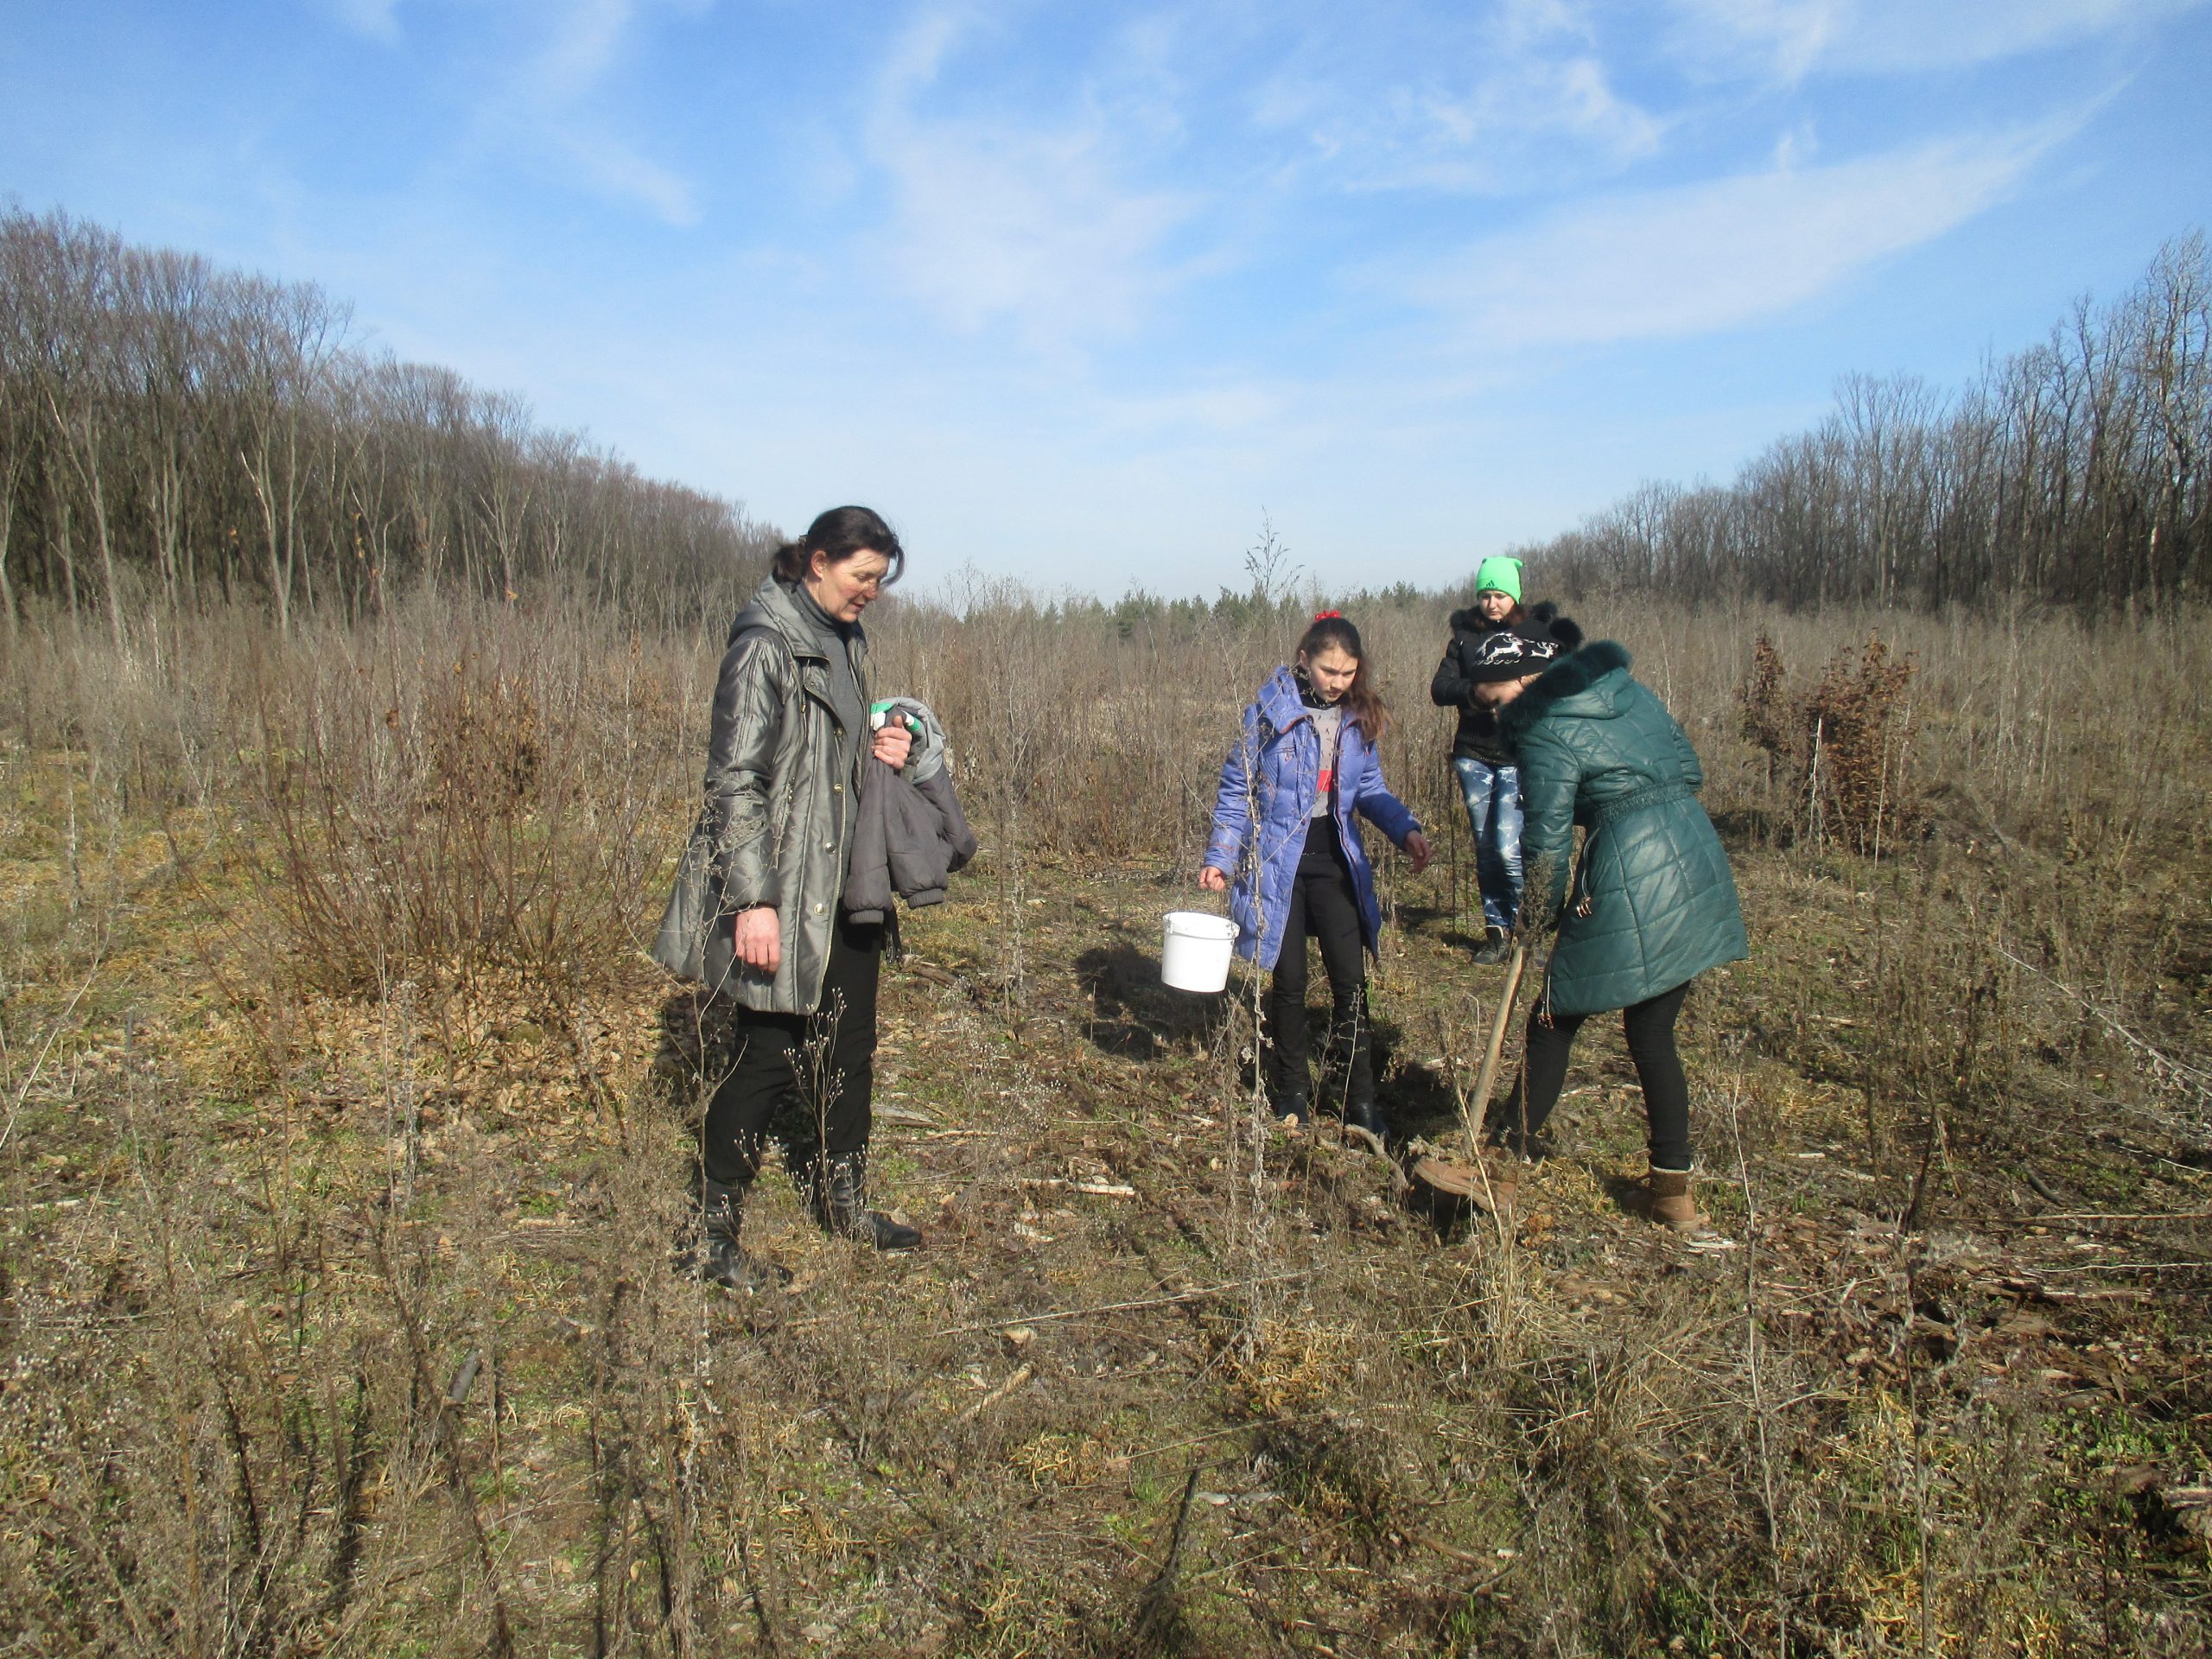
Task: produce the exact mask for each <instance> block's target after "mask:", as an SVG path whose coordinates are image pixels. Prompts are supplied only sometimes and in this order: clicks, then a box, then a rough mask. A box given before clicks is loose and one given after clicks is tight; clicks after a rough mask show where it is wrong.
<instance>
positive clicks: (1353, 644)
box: [1298, 611, 1390, 749]
mask: <svg viewBox="0 0 2212 1659" xmlns="http://www.w3.org/2000/svg"><path fill="white" fill-rule="evenodd" d="M1331 645H1335V646H1337V647H1338V649H1340V650H1341V651H1343V652H1344V655H1345V656H1347V657H1349V658H1351V659H1352V661H1353V662H1355V663H1357V664H1359V666H1358V667H1357V669H1356V670H1354V671H1353V673H1352V677H1351V690H1348V691H1346V692H1345V693H1344V715H1345V718H1347V719H1348V720H1350V721H1351V722H1352V723H1353V724H1354V725H1355V726H1357V727H1358V728H1359V732H1360V735H1361V736H1362V737H1363V738H1365V739H1366V740H1367V747H1369V748H1370V749H1371V748H1373V747H1376V745H1377V744H1379V743H1381V742H1382V741H1383V733H1385V732H1387V731H1389V729H1390V710H1389V708H1388V707H1386V706H1385V705H1384V703H1383V696H1382V694H1381V693H1380V692H1378V691H1376V689H1375V682H1374V679H1373V678H1372V677H1370V675H1369V673H1368V671H1367V652H1366V650H1365V649H1364V648H1363V646H1362V645H1360V643H1359V630H1358V629H1357V628H1355V627H1354V626H1352V625H1351V622H1350V621H1348V620H1345V619H1344V617H1342V616H1339V615H1338V613H1336V612H1334V611H1323V612H1322V613H1320V614H1319V615H1318V616H1316V617H1315V618H1314V619H1313V626H1311V627H1309V628H1307V629H1306V636H1305V638H1304V639H1300V641H1299V642H1298V654H1299V655H1300V657H1303V658H1306V660H1308V661H1309V662H1310V661H1311V660H1312V659H1313V656H1314V653H1315V652H1323V651H1326V650H1327V649H1328V648H1329V647H1330V646H1331Z"/></svg>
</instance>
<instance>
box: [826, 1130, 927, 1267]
mask: <svg viewBox="0 0 2212 1659" xmlns="http://www.w3.org/2000/svg"><path fill="white" fill-rule="evenodd" d="M816 1172H817V1173H816V1175H815V1214H816V1215H817V1216H818V1217H820V1218H821V1221H822V1224H823V1227H824V1228H826V1229H827V1230H829V1231H830V1232H833V1233H835V1234H836V1235H837V1236H839V1237H840V1238H856V1239H858V1240H860V1242H861V1243H863V1244H873V1245H874V1246H875V1248H876V1249H879V1250H911V1249H916V1248H917V1247H918V1246H919V1245H920V1243H921V1242H922V1235H921V1233H920V1231H919V1230H918V1229H916V1228H912V1227H907V1226H904V1225H902V1224H899V1223H898V1222H895V1221H893V1220H892V1219H891V1217H888V1216H887V1215H885V1214H884V1213H883V1212H882V1211H880V1210H871V1209H869V1208H868V1154H866V1153H865V1152H841V1153H833V1154H830V1155H829V1156H828V1157H826V1158H824V1159H823V1160H821V1162H820V1163H819V1164H817V1166H816Z"/></svg>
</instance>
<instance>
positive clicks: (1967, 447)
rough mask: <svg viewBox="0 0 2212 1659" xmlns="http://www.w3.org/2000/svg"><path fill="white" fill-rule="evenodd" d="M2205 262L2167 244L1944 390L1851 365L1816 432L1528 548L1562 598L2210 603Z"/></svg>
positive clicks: (2209, 335)
mask: <svg viewBox="0 0 2212 1659" xmlns="http://www.w3.org/2000/svg"><path fill="white" fill-rule="evenodd" d="M2208 454H2212V258H2208V256H2207V251H2206V245H2205V240H2204V237H2203V235H2202V232H2198V233H2196V234H2193V235H2190V236H2189V237H2187V238H2183V239H2182V240H2180V241H2178V242H2175V243H2172V244H2170V245H2168V246H2167V247H2165V248H2164V250H2162V251H2161V252H2160V253H2159V255H2158V258H2157V259H2156V260H2155V261H2154V262H2153V263H2152V266H2151V268H2150V270H2149V271H2148V272H2147V273H2146V274H2145V277H2143V279H2142V280H2141V282H2140V283H2138V284H2137V286H2136V287H2135V289H2133V291H2132V292H2130V293H2129V294H2127V295H2126V296H2125V297H2124V298H2122V299H2121V300H2120V302H2118V303H2116V304H2113V305H2111V306H2109V307H2107V308H2101V309H2100V308H2096V307H2094V306H2093V305H2092V304H2090V303H2089V302H2088V301H2086V300H2085V301H2082V302H2079V303H2077V304H2076V306H2075V308H2074V310H2073V312H2072V314H2071V315H2069V316H2068V318H2067V319H2066V321H2064V322H2063V323H2062V324H2060V325H2059V326H2058V327H2056V328H2054V329H2053V330H2052V331H2051V334H2050V339H2049V340H2046V341H2045V342H2044V343H2043V344H2042V345H2040V346H2034V347H2032V348H2031V349H2030V350H2027V351H2024V352H2020V353H2017V354H2015V355H2013V356H2012V357H2010V358H2008V359H2004V360H2003V361H2001V362H1996V363H1993V364H1991V365H1989V366H1988V367H1986V369H1985V370H1984V371H1983V372H1982V373H1981V375H1980V378H1978V379H1977V380H1975V381H1974V383H1973V384H1972V385H1968V386H1967V387H1965V388H1964V389H1962V390H1961V391H1958V392H1956V393H1955V394H1953V395H1951V396H1949V397H1944V396H1942V395H1941V394H1939V393H1937V392H1936V391H1931V390H1930V389H1929V387H1928V386H1927V385H1925V384H1924V383H1923V382H1922V381H1920V380H1918V379H1916V378H1887V379H1878V378H1869V377H1866V376H1858V375H1854V376H1852V377H1850V378H1847V379H1846V380H1844V381H1843V382H1842V384H1841V385H1840V387H1839V388H1838V391H1837V397H1836V404H1835V408H1834V411H1833V412H1832V413H1831V414H1830V415H1829V416H1827V419H1826V420H1824V421H1823V422H1821V424H1820V425H1819V426H1817V427H1816V428H1815V429H1813V430H1811V431H1809V432H1803V433H1800V434H1798V435H1796V436H1793V437H1788V438H1783V439H1782V440H1780V441H1779V442H1776V443H1774V444H1772V445H1771V446H1770V447H1769V448H1767V449H1766V450H1765V451H1764V453H1763V454H1760V455H1758V457H1757V458H1756V459H1755V460H1753V461H1751V462H1750V463H1749V464H1747V465H1746V466H1745V467H1744V468H1743V469H1742V470H1741V471H1740V472H1739V473H1738V474H1737V476H1736V479H1735V481H1734V482H1732V483H1731V484H1727V485H1714V484H1698V485H1693V486H1687V487H1686V486H1680V485H1675V484H1669V483H1648V484H1645V485H1643V486H1641V487H1639V488H1638V489H1637V490H1636V491H1635V492H1633V493H1631V494H1630V495H1629V496H1628V497H1627V498H1625V499H1623V500H1621V501H1618V502H1616V503H1615V504H1614V505H1611V506H1610V507H1608V508H1606V509H1605V511H1603V512H1599V513H1597V514H1595V515H1594V516H1592V518H1589V519H1588V520H1586V522H1585V523H1584V524H1582V526H1581V527H1580V529H1577V530H1574V531H1569V532H1567V534H1566V535H1563V536H1560V537H1556V538H1554V540H1551V541H1549V542H1546V543H1540V544H1535V545H1532V546H1529V547H1526V548H1522V549H1516V551H1518V552H1520V553H1521V554H1522V556H1524V557H1526V558H1528V559H1529V560H1530V561H1531V562H1532V563H1534V562H1536V561H1541V563H1542V566H1543V570H1542V576H1543V580H1544V582H1546V584H1547V585H1548V586H1550V587H1554V588H1559V589H1560V590H1562V591H1564V592H1566V593H1567V594H1576V593H1579V592H1586V591H1592V590H1605V589H1623V590H1630V591H1635V590H1656V589H1667V590H1671V591H1673V592H1675V593H1678V594H1682V595H1684V596H1686V597H1691V598H1694V597H1696V596H1699V595H1721V594H1742V595H1745V596H1748V597H1757V598H1760V599H1764V600H1769V601H1776V602H1778V603H1782V604H1785V605H1790V606H1816V605H1820V604H1823V603H1826V602H1827V601H1861V602H1867V603H1872V604H1877V605H1910V606H1923V607H1942V606H1945V605H1949V604H1953V603H1963V604H1967V605H1980V604H1985V603H1990V602H2008V601H2022V600H2024V601H2036V602H2042V603H2048V604H2053V605H2060V606H2068V607H2075V608H2079V609H2082V610H2088V611H2098V610H2111V609H2118V608H2125V607H2158V606H2165V605H2170V604H2172V603H2174V602H2176V601H2202V600H2203V599H2204V598H2205V597H2206V596H2207V594H2206V582H2207V578H2208V576H2212V563H2208V558H2212V520H2208V518H2207V506H2208V474H2207V456H2208Z"/></svg>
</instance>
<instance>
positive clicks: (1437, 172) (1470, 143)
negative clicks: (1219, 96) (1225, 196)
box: [1249, 0, 1668, 194]
mask: <svg viewBox="0 0 2212 1659" xmlns="http://www.w3.org/2000/svg"><path fill="white" fill-rule="evenodd" d="M1424 24H1425V27H1424V28H1423V29H1422V31H1421V33H1422V35H1423V38H1422V39H1421V40H1420V41H1415V40H1414V39H1413V38H1411V37H1407V38H1404V39H1401V37H1400V36H1399V35H1393V34H1389V32H1388V31H1383V32H1382V34H1381V36H1380V38H1379V39H1369V40H1363V41H1353V40H1350V39H1344V40H1339V39H1338V38H1336V37H1334V36H1333V35H1325V36H1324V37H1322V39H1321V40H1320V41H1319V44H1318V45H1309V47H1308V48H1306V50H1304V51H1303V52H1302V53H1301V54H1300V56H1299V58H1298V60H1296V61H1295V62H1294V64H1292V65H1291V66H1288V67H1286V68H1284V69H1283V70H1281V71H1279V72H1278V73H1276V74H1274V76H1272V77H1270V78H1269V79H1266V80H1264V81H1262V82H1261V83H1260V84H1259V86H1257V87H1256V89H1255V92H1254V93H1253V94H1252V96H1251V99H1250V102H1249V112H1250V118H1251V120H1252V123H1253V124H1254V126H1255V128H1256V129H1258V130H1262V131H1266V132H1281V131H1285V130H1289V131H1300V132H1302V134H1303V136H1304V137H1305V138H1306V143H1307V147H1308V155H1307V157H1306V161H1307V162H1308V164H1309V166H1313V167H1316V168H1319V176H1321V177H1322V178H1324V179H1329V180H1332V181H1334V182H1336V183H1338V185H1340V186H1342V187H1344V188H1351V189H1356V190H1370V191H1371V190H1390V189H1427V190H1450V191H1467V192H1484V193H1494V194H1512V193H1516V192H1522V191H1526V190H1529V189H1534V188H1558V186H1559V185H1560V184H1561V183H1562V182H1565V181H1572V180H1574V179H1577V178H1582V177H1587V176H1590V175H1592V174H1595V175H1601V176H1602V175H1610V174H1612V173H1615V172H1618V171H1619V170H1620V169H1621V168H1624V167H1627V166H1629V165H1630V164H1632V163H1633V162H1637V161H1640V160H1642V159H1643V158H1645V157H1647V156H1650V155H1652V154H1654V153H1655V152H1656V151H1657V150H1658V149H1659V148H1660V146H1661V144H1662V142H1663V140H1664V137H1665V135H1666V131H1667V126H1668V123H1667V122H1666V121H1665V120H1664V119H1663V118H1660V117H1658V116H1656V115H1654V114H1653V113H1652V112H1651V111H1649V110H1647V109H1645V108H1644V107H1643V106H1642V105H1640V104H1638V103H1637V102H1636V101H1635V100H1634V99H1630V98H1628V97H1625V96H1624V95H1623V94H1622V93H1621V92H1620V91H1619V90H1618V88H1617V86H1616V84H1615V81H1614V78H1613V75H1612V73H1611V70H1610V69H1609V68H1608V67H1607V65H1606V63H1605V60H1604V59H1603V57H1602V56H1601V55H1600V54H1599V51H1598V50H1597V48H1596V45H1595V37H1594V32H1593V30H1592V28H1591V26H1590V24H1589V22H1588V20H1587V19H1586V16H1584V14H1583V12H1582V11H1581V10H1580V9H1579V8H1576V7H1572V6H1569V5H1567V4H1565V3H1562V0H1509V3H1507V4H1506V5H1505V6H1503V8H1502V9H1501V10H1498V11H1497V12H1496V13H1494V14H1492V15H1491V16H1488V17H1486V18H1485V19H1484V20H1483V21H1482V22H1479V23H1477V24H1474V25H1471V26H1468V27H1465V28H1463V29H1446V30H1438V29H1436V28H1435V27H1434V26H1433V24H1429V23H1427V20H1424ZM1386 48H1387V49H1386ZM1408 63H1411V64H1414V65H1415V66H1416V67H1414V70H1413V71H1412V72H1411V73H1408V71H1407V69H1406V67H1405V66H1406V65H1407V64H1408Z"/></svg>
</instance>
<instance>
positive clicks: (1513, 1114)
mask: <svg viewBox="0 0 2212 1659" xmlns="http://www.w3.org/2000/svg"><path fill="white" fill-rule="evenodd" d="M1687 995H1689V982H1688V981H1687V980H1686V981H1684V982H1682V983H1681V984H1680V985H1677V986H1675V988H1674V989H1673V990H1671V991H1662V992H1661V993H1660V994H1659V995H1657V996H1655V997H1651V998H1649V1000H1647V1001H1642V1002H1634V1003H1630V1005H1629V1006H1628V1007H1625V1008H1624V1009H1622V1010H1621V1027H1622V1029H1623V1030H1624V1032H1626V1033H1627V1035H1628V1054H1629V1058H1630V1060H1632V1061H1634V1062H1635V1064H1636V1080H1637V1082H1638V1083H1639V1084H1643V1109H1644V1113H1645V1115H1646V1116H1648V1117H1649V1119H1650V1132H1651V1166H1652V1167H1653V1168H1654V1169H1688V1167H1689V1166H1690V1086H1689V1081H1688V1078H1686V1077H1683V1076H1682V1058H1681V1055H1680V1054H1678V1053H1676V1052H1675V1017H1676V1016H1677V1015H1678V1014H1681V1011H1682V999H1683V998H1684V997H1685V996H1687ZM1586 1017H1587V1016H1586V1015H1584V1014H1554V1015H1552V1016H1551V1018H1550V1020H1549V1021H1548V1022H1547V1021H1546V1020H1545V1017H1544V1014H1543V1012H1542V1005H1541V1001H1540V1002H1539V1004H1538V1006H1537V1007H1536V1008H1535V1009H1533V1010H1531V1011H1530V1013H1529V1046H1528V1051H1527V1052H1526V1054H1525V1055H1524V1056H1523V1057H1522V1062H1521V1079H1520V1081H1519V1082H1518V1083H1517V1084H1515V1085H1514V1090H1513V1093H1512V1095H1511V1096H1510V1098H1508V1099H1507V1100H1506V1101H1505V1103H1504V1104H1503V1109H1502V1110H1501V1111H1500V1112H1499V1113H1498V1114H1497V1116H1495V1117H1494V1118H1493V1121H1492V1130H1491V1132H1492V1134H1493V1135H1496V1137H1497V1139H1498V1140H1499V1141H1502V1142H1503V1143H1504V1144H1505V1145H1506V1146H1509V1147H1512V1148H1513V1149H1514V1150H1516V1151H1518V1152H1526V1151H1528V1150H1529V1145H1530V1143H1531V1142H1532V1141H1534V1140H1535V1136H1536V1135H1537V1134H1538V1133H1539V1132H1541V1130H1542V1128H1543V1127H1544V1123H1545V1121H1546V1120H1547V1119H1548V1118H1549V1117H1550V1116H1551V1115H1552V1108H1553V1107H1554V1106H1556V1105H1558V1104H1559V1095H1560V1089H1561V1088H1563V1087H1564V1086H1565V1085H1566V1083H1567V1051H1568V1050H1569V1049H1570V1048H1572V1047H1573V1046H1574V1033H1576V1032H1578V1031H1580V1030H1581V1029H1582V1022H1583V1020H1585V1019H1586Z"/></svg>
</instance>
